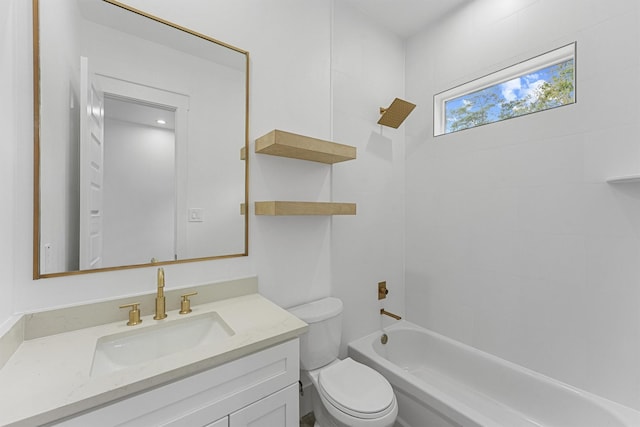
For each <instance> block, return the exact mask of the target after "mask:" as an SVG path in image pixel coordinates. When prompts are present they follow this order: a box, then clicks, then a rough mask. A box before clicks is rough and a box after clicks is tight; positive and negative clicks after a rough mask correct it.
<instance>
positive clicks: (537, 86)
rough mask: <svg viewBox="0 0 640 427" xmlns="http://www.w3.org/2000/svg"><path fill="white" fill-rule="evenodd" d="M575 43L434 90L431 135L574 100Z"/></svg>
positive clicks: (541, 109) (544, 108) (558, 105)
mask: <svg viewBox="0 0 640 427" xmlns="http://www.w3.org/2000/svg"><path fill="white" fill-rule="evenodd" d="M575 51H576V44H575V43H572V44H570V45H568V46H564V47H561V48H559V49H556V50H553V51H551V52H548V53H545V54H543V55H540V56H537V57H535V58H532V59H529V60H527V61H525V62H521V63H519V64H516V65H514V66H512V67H509V68H505V69H503V70H501V71H498V72H496V73H493V74H490V75H488V76H485V77H482V78H480V79H477V80H474V81H472V82H469V83H465V84H463V85H461V86H458V87H456V88H453V89H449V90H447V91H445V92H442V93H440V94H438V95H436V96H434V135H435V136H438V135H443V134H447V133H451V132H456V131H459V130H463V129H469V128H472V127H476V126H480V125H484V124H487V123H494V122H498V121H501V120H506V119H510V118H512V117H518V116H522V115H524V114H529V113H535V112H538V111H544V110H548V109H550V108H555V107H560V106H563V105H567V104H573V103H575V102H576V100H575V99H576V98H575V97H576V94H575Z"/></svg>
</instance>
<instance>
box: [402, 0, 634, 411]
mask: <svg viewBox="0 0 640 427" xmlns="http://www.w3.org/2000/svg"><path fill="white" fill-rule="evenodd" d="M639 13H640V11H639V3H638V2H637V1H635V0H615V1H611V2H603V1H577V0H574V1H552V0H527V1H524V0H523V1H504V0H478V1H475V2H471V3H470V4H469V5H468V6H467V7H465V8H463V9H461V10H459V11H458V12H457V13H455V14H453V15H451V16H449V17H448V19H445V20H443V21H441V22H440V23H439V24H438V25H436V26H434V27H432V28H430V29H429V30H428V31H425V32H423V33H421V34H420V35H418V36H416V37H414V38H412V39H411V40H410V41H409V43H408V46H407V66H406V72H407V96H408V97H410V98H414V99H415V101H416V102H417V103H418V104H419V106H420V107H419V109H418V110H417V114H418V115H420V116H421V118H422V119H423V120H412V121H411V122H409V123H408V127H407V147H406V151H407V163H406V173H407V175H406V180H407V196H406V200H407V205H406V211H407V221H406V230H407V231H406V233H407V246H406V277H405V280H406V292H407V295H408V296H409V297H408V298H407V300H406V303H407V306H406V310H407V316H408V317H409V319H411V320H412V321H414V322H417V323H419V324H421V325H423V326H426V327H429V328H431V329H434V330H436V331H438V332H441V333H444V334H445V335H448V336H451V337H453V338H455V339H458V340H460V341H463V342H466V343H469V344H471V345H473V346H475V347H478V348H480V349H482V350H486V351H488V352H490V353H493V354H496V355H498V356H501V357H504V358H506V359H509V360H511V361H514V362H516V363H519V364H521V365H524V366H526V367H529V368H532V369H534V370H537V371H539V372H542V373H545V374H548V375H550V376H552V377H554V378H557V379H559V380H563V381H566V382H568V383H570V384H573V385H576V386H578V387H581V388H584V389H586V390H590V391H593V392H595V393H597V394H600V395H602V396H605V397H608V398H610V399H613V400H617V401H619V402H622V403H624V404H627V405H629V406H633V407H635V408H640V369H639V368H638V360H640V331H639V330H640V185H638V184H632V185H618V186H612V185H609V184H607V183H606V182H605V180H606V179H607V178H608V177H611V176H615V175H625V174H633V173H639V172H640V137H639V133H640V132H639V131H640V120H639V119H640V109H639V104H638V103H637V101H636V98H637V96H638V93H640V83H639V79H638V76H639V75H640V61H639V60H640V46H639V41H640V33H639V27H640V25H638V24H639V19H640V16H639ZM574 41H575V42H577V103H576V104H575V105H572V106H568V107H563V108H559V109H556V110H551V111H547V112H543V113H539V114H535V115H532V116H527V117H522V118H517V119H513V120H509V121H505V122H501V123H498V124H493V125H489V126H485V127H481V128H476V129H472V130H467V131H462V132H459V133H455V134H451V135H445V136H441V137H437V138H434V137H433V136H432V135H433V123H432V111H433V94H435V93H438V92H441V91H443V90H446V89H448V88H451V87H454V86H456V85H458V84H460V83H463V82H465V81H468V80H471V79H474V78H477V77H480V76H483V75H485V74H487V73H489V72H491V71H495V70H498V69H501V68H504V67H506V66H509V65H511V64H514V63H517V62H519V61H522V60H525V59H527V58H530V57H532V56H535V55H537V54H540V53H544V52H546V51H548V50H551V49H553V48H556V47H560V46H563V45H566V44H568V43H572V42H574Z"/></svg>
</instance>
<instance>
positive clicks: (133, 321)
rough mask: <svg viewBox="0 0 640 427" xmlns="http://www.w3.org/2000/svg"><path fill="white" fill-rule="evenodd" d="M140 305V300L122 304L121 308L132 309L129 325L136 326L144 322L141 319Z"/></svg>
mask: <svg viewBox="0 0 640 427" xmlns="http://www.w3.org/2000/svg"><path fill="white" fill-rule="evenodd" d="M139 305H140V303H139V302H132V303H131V304H125V305H121V306H120V308H128V307H131V310H129V321H128V322H127V326H134V325H137V324H138V323H142V319H140V309H139V308H138V306H139Z"/></svg>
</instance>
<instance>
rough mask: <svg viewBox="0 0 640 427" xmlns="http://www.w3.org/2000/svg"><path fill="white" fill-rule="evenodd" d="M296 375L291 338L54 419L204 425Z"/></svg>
mask: <svg viewBox="0 0 640 427" xmlns="http://www.w3.org/2000/svg"><path fill="white" fill-rule="evenodd" d="M298 379H299V340H298V339H293V340H290V341H287V342H285V343H282V344H279V345H277V346H274V347H270V348H267V349H266V350H262V351H259V352H257V353H253V354H250V355H248V356H244V357H242V358H240V359H237V360H234V361H231V362H228V363H225V364H223V365H220V366H217V367H215V368H212V369H210V370H207V371H204V372H201V373H199V374H195V375H192V376H189V377H186V378H183V379H181V380H178V381H175V382H172V383H169V384H166V385H163V386H160V387H158V388H155V389H152V390H149V391H146V392H143V393H139V394H136V395H133V396H132V397H129V398H126V399H124V400H120V401H117V402H115V403H112V404H109V405H106V406H102V407H99V408H96V409H94V410H91V411H88V412H85V413H82V414H80V415H77V416H75V417H72V418H67V419H65V420H62V421H60V422H58V423H54V424H53V425H60V426H83V427H84V426H87V425H91V426H113V425H119V426H120V425H121V426H132V427H133V426H135V427H140V426H154V427H155V426H184V425H189V426H199V425H200V426H204V425H207V424H209V423H211V422H213V421H216V420H218V419H220V418H222V417H224V416H226V415H228V414H230V413H232V412H234V411H237V410H238V409H240V408H243V407H245V406H247V405H249V404H251V403H253V402H256V401H258V400H260V399H262V398H264V397H266V396H268V395H270V394H273V393H275V392H277V391H279V390H281V389H284V388H285V387H287V386H290V385H291V384H295V383H297V381H298Z"/></svg>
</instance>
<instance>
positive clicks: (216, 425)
mask: <svg viewBox="0 0 640 427" xmlns="http://www.w3.org/2000/svg"><path fill="white" fill-rule="evenodd" d="M204 427H229V417H224V418H222V419H221V420H218V421H214V422H212V423H211V424H207V425H206V426H204Z"/></svg>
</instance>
